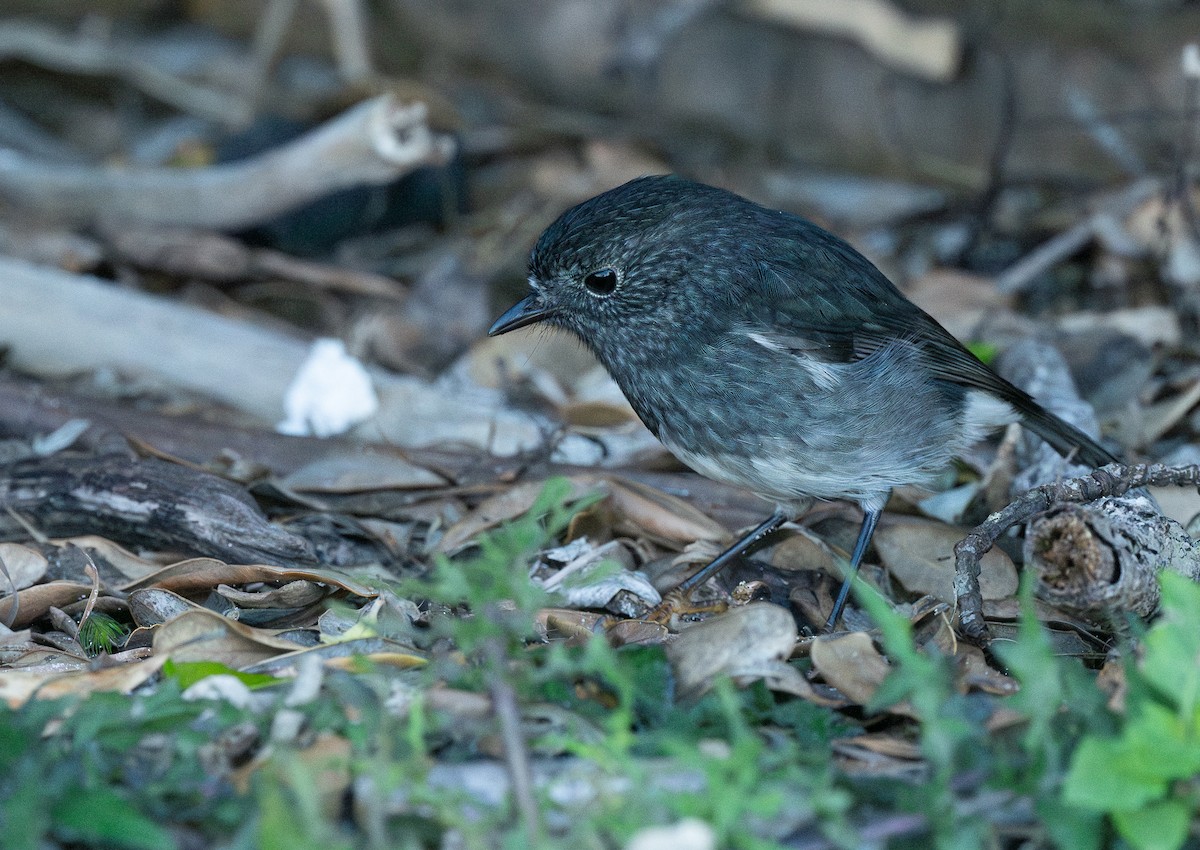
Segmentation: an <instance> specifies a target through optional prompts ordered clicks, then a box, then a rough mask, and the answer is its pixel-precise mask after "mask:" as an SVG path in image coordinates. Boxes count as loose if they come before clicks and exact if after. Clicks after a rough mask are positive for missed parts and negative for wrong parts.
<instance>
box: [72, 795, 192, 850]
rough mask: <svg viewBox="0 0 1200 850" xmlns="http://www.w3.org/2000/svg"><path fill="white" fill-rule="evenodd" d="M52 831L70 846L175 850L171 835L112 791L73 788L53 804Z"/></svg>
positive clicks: (132, 849)
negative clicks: (73, 844) (72, 844)
mask: <svg viewBox="0 0 1200 850" xmlns="http://www.w3.org/2000/svg"><path fill="white" fill-rule="evenodd" d="M53 818H54V827H55V832H56V833H57V834H58V836H59V837H60V838H62V839H64V840H65V841H68V842H71V843H82V844H89V845H101V846H104V847H121V848H129V850H174V848H175V841H174V839H173V838H172V837H171V833H170V832H168V831H167V830H165V829H163V828H162V827H161V826H159V825H158V824H157V823H155V822H154V821H152V820H150V819H149V818H147V817H146V816H145V815H143V814H142V813H141V812H139V811H138V810H137V809H136V808H134V806H133V804H132V803H130V802H129V800H127V799H126V798H125V797H123V796H121V795H120V794H118V793H117V792H116V791H114V790H112V789H111V788H92V789H89V790H84V789H82V788H76V789H73V790H71V791H68V792H67V793H66V794H64V795H63V796H62V798H61V799H59V801H58V802H57V803H56V804H55V806H54V810H53Z"/></svg>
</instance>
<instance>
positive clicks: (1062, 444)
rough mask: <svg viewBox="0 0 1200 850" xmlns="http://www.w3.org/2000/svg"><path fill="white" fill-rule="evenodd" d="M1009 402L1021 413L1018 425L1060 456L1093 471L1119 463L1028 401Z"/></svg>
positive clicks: (1052, 415) (1094, 443) (1050, 414)
mask: <svg viewBox="0 0 1200 850" xmlns="http://www.w3.org/2000/svg"><path fill="white" fill-rule="evenodd" d="M1013 401H1014V403H1015V404H1016V407H1017V409H1018V411H1019V412H1020V414H1021V424H1022V425H1024V426H1025V427H1026V428H1028V429H1029V430H1030V431H1032V432H1033V433H1035V434H1037V435H1038V436H1039V437H1041V438H1042V439H1043V440H1045V441H1046V442H1047V443H1049V444H1050V445H1051V446H1052V447H1053V448H1054V450H1055V451H1056V452H1058V453H1059V454H1060V455H1062V456H1063V457H1073V458H1076V459H1078V461H1079V462H1080V463H1081V464H1084V465H1086V466H1091V467H1097V468H1098V467H1101V466H1104V465H1105V464H1106V463H1119V459H1118V458H1117V456H1116V455H1114V454H1113V453H1112V452H1110V451H1109V450H1108V449H1106V448H1104V446H1102V445H1100V444H1099V443H1097V442H1096V441H1095V440H1093V439H1092V438H1091V437H1089V436H1088V435H1087V434H1085V433H1083V432H1082V431H1080V430H1079V429H1078V428H1076V427H1075V426H1074V425H1071V424H1069V423H1067V422H1064V421H1063V420H1062V419H1060V418H1059V417H1057V416H1055V415H1054V414H1053V413H1051V412H1050V411H1048V410H1046V409H1045V408H1044V407H1042V406H1041V405H1040V404H1038V403H1037V402H1035V401H1033V400H1032V399H1029V400H1028V401H1026V400H1025V399H1020V400H1017V399H1013Z"/></svg>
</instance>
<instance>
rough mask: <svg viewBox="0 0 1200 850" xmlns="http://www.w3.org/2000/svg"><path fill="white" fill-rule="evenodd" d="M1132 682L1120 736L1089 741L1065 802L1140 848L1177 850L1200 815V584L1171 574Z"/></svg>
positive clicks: (1129, 675) (1132, 667)
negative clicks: (1101, 817) (1104, 819)
mask: <svg viewBox="0 0 1200 850" xmlns="http://www.w3.org/2000/svg"><path fill="white" fill-rule="evenodd" d="M1125 678H1126V682H1127V686H1128V692H1127V694H1126V697H1125V704H1126V707H1125V717H1124V721H1123V723H1122V724H1121V727H1120V729H1119V731H1118V732H1117V734H1116V735H1098V734H1094V733H1089V734H1087V735H1086V736H1084V738H1083V740H1082V742H1081V743H1080V745H1079V748H1078V749H1077V750H1076V751H1075V754H1074V756H1073V757H1072V759H1071V765H1070V770H1069V772H1068V773H1067V776H1066V781H1065V783H1064V785H1063V788H1062V796H1063V799H1064V800H1065V801H1067V802H1068V803H1070V804H1071V805H1073V806H1076V807H1079V808H1081V809H1086V810H1089V811H1092V812H1097V813H1104V814H1107V815H1108V816H1109V817H1110V818H1111V819H1112V823H1113V825H1114V826H1115V827H1116V829H1117V831H1118V832H1119V833H1120V834H1121V836H1122V837H1123V838H1124V839H1125V840H1126V841H1128V842H1129V843H1130V844H1131V845H1132V846H1133V847H1135V848H1138V850H1174V849H1175V848H1179V847H1182V846H1183V843H1184V841H1185V840H1186V839H1187V836H1188V832H1189V828H1190V824H1191V821H1192V820H1193V818H1195V816H1196V812H1197V810H1198V809H1200V585H1197V584H1196V583H1195V582H1193V581H1191V580H1189V579H1186V578H1184V577H1182V576H1179V575H1176V574H1174V573H1163V575H1162V615H1161V617H1160V618H1159V620H1158V622H1156V623H1155V624H1154V625H1153V626H1152V627H1151V628H1150V630H1149V631H1148V632H1147V633H1146V635H1145V637H1144V639H1143V641H1142V658H1141V662H1140V663H1137V662H1135V661H1134V660H1132V659H1127V661H1126V665H1125Z"/></svg>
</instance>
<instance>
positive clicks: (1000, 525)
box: [954, 463, 1200, 641]
mask: <svg viewBox="0 0 1200 850" xmlns="http://www.w3.org/2000/svg"><path fill="white" fill-rule="evenodd" d="M1198 484H1200V467H1197V466H1194V465H1193V466H1185V467H1170V466H1165V465H1163V464H1161V463H1154V464H1144V463H1141V464H1135V465H1132V466H1127V465H1125V464H1119V463H1110V464H1109V465H1108V466H1105V467H1103V468H1102V469H1097V470H1096V471H1095V472H1092V473H1090V474H1088V475H1084V476H1082V477H1079V478H1070V479H1067V480H1065V481H1059V482H1053V483H1050V484H1043V485H1041V486H1040V487H1034V488H1033V489H1032V490H1030V491H1028V492H1027V493H1025V494H1024V495H1023V496H1021V497H1020V498H1019V499H1017V500H1016V501H1014V502H1013V503H1012V504H1010V505H1009V506H1008V507H1006V508H1004V509H1003V510H1001V511H997V512H996V513H994V514H992V515H991V516H990V517H988V518H987V520H985V521H984V522H983V523H982V524H981V525H979V526H977V527H976V528H975V529H974V530H973V531H972V532H971V533H970V534H968V535H967V536H966V538H964V539H963V540H962V541H961V542H959V543H958V545H957V546H955V547H954V556H955V562H954V570H955V577H954V592H955V595H956V596H957V597H958V610H959V620H960V623H961V628H962V633H963V635H964V636H965V637H967V638H968V639H970V640H974V641H985V640H986V639H987V636H988V631H987V624H986V623H985V622H984V620H983V596H982V595H981V594H980V591H979V559H980V558H981V557H983V555H984V553H986V552H987V551H988V550H989V549H991V548H992V546H993V545H994V544H995V542H996V541H997V540H998V539H999V538H1000V535H1002V534H1003V533H1004V532H1006V531H1007V530H1008V529H1010V528H1012V527H1013V526H1015V525H1017V524H1019V523H1024V522H1028V521H1029V520H1031V519H1033V518H1034V517H1036V516H1038V515H1039V514H1042V513H1045V512H1046V511H1048V510H1049V509H1050V508H1052V507H1054V506H1055V505H1058V504H1062V503H1064V502H1070V503H1076V504H1082V503H1084V502H1094V501H1096V500H1097V499H1101V498H1104V497H1106V496H1108V497H1116V496H1122V495H1124V494H1125V493H1128V492H1129V491H1130V490H1133V489H1135V488H1138V487H1146V486H1157V487H1163V486H1169V485H1176V486H1179V485H1185V486H1197V485H1198Z"/></svg>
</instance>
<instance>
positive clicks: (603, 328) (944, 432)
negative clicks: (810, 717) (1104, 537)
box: [488, 175, 1116, 631]
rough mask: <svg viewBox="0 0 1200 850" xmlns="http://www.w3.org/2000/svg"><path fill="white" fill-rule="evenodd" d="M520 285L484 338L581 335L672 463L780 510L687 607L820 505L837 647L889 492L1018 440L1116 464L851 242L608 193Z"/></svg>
mask: <svg viewBox="0 0 1200 850" xmlns="http://www.w3.org/2000/svg"><path fill="white" fill-rule="evenodd" d="M528 280H529V293H528V295H527V296H526V297H524V298H523V299H521V300H520V301H519V302H517V303H516V304H514V305H513V306H512V307H511V308H510V309H508V310H507V311H506V312H504V313H503V314H502V315H501V316H500V317H499V318H498V319H497V320H496V321H495V323H494V324H493V325H492V326H491V328H490V329H489V331H488V334H489V336H496V335H499V334H503V333H507V332H509V331H512V330H515V329H517V328H521V327H526V326H528V325H533V324H538V323H541V324H544V325H549V326H553V327H557V328H560V329H563V330H566V331H569V332H570V333H573V334H574V335H575V336H577V337H578V338H579V339H580V340H581V341H582V342H583V344H584V345H585V346H586V347H587V348H588V349H590V350H591V352H592V353H593V354H594V355H595V356H596V357H597V358H598V360H599V361H600V363H601V364H603V366H604V367H605V368H606V369H607V370H608V372H609V374H610V375H611V376H612V377H613V379H614V380H615V381H616V383H617V384H618V386H619V387H620V388H621V390H622V392H623V393H624V394H625V396H626V398H627V399H628V401H629V403H630V404H631V406H632V407H633V409H634V411H635V412H636V413H637V415H638V417H639V418H640V419H641V420H642V422H643V423H645V425H646V427H647V428H649V430H650V431H651V432H652V433H653V434H654V435H655V436H656V437H657V438H658V440H659V441H660V442H661V443H662V444H663V445H664V446H665V447H666V448H667V449H668V450H670V451H671V452H672V453H673V454H674V455H675V456H676V457H677V458H678V459H679V460H681V461H682V462H683V463H685V464H686V465H688V466H689V467H691V468H692V469H694V470H695V471H696V472H698V473H700V474H702V475H705V476H708V477H709V478H713V479H716V480H718V481H722V482H727V483H732V484H735V485H739V486H741V487H744V488H747V489H749V490H750V491H752V492H753V493H755V494H757V495H758V496H759V497H761V498H763V499H765V500H766V501H768V502H772V503H774V505H775V509H774V511H773V512H772V513H771V514H770V516H768V517H767V518H766V519H765V520H764V521H763V522H762V523H760V524H759V525H758V526H756V527H755V528H754V529H752V530H751V531H750V532H748V533H747V534H745V535H744V536H743V537H742V538H741V539H739V540H738V541H737V542H736V543H734V544H733V545H732V546H731V547H730V548H729V549H727V550H725V551H724V552H722V553H721V554H720V555H719V556H718V557H717V558H716V559H715V560H713V561H712V562H711V563H709V564H708V565H707V566H705V567H703V568H702V569H701V570H699V571H698V572H697V573H695V574H693V575H692V576H691V577H690V578H688V579H686V580H685V581H684V582H683V583H682V584H680V585H679V587H678V588H677V591H679V592H683V593H689V592H690V591H691V590H692V589H694V588H695V587H698V586H699V585H700V584H701V583H703V582H704V581H706V580H707V579H708V578H710V577H711V576H713V575H715V574H716V573H717V572H719V571H720V570H721V569H723V568H724V567H725V566H726V565H728V564H729V563H730V562H732V561H733V560H735V559H736V558H738V557H739V556H740V555H742V554H743V553H744V552H745V551H746V550H747V549H749V548H750V547H752V546H754V545H755V544H756V543H757V542H758V541H760V540H761V539H763V538H764V537H765V536H767V535H768V534H770V533H771V532H773V531H775V530H776V529H778V528H779V527H780V526H781V525H783V524H784V523H785V522H788V521H794V520H796V519H797V518H799V517H800V516H801V515H802V514H803V513H804V512H805V511H807V510H808V509H809V508H810V507H811V506H812V504H813V502H814V500H824V501H829V500H848V501H851V502H855V503H857V504H858V505H859V507H860V508H861V510H862V513H863V521H862V525H861V526H860V529H859V533H858V537H857V540H856V542H855V545H854V549H853V551H852V553H851V555H850V561H849V565H848V567H847V569H846V571H845V578H844V581H843V583H842V585H841V588H840V589H839V592H838V595H837V597H836V599H835V600H834V605H833V609H832V611H831V613H830V615H829V618H828V620H827V621H826V623H825V628H826V630H827V631H832V630H833V629H834V628H835V627H836V625H837V623H838V621H839V619H840V617H841V614H842V610H843V608H844V606H845V603H846V599H847V596H848V594H849V592H850V588H851V586H852V583H853V581H854V578H855V576H856V575H857V573H858V570H859V566H860V564H861V562H862V559H863V556H864V555H865V553H866V551H867V548H868V546H869V544H870V542H871V537H872V535H873V533H874V530H875V527H876V525H877V523H878V521H879V517H880V514H881V513H882V511H883V508H884V505H885V503H886V502H887V500H888V498H889V496H890V494H891V491H892V489H893V488H895V487H897V486H900V485H907V484H915V485H928V484H930V483H931V482H932V480H933V479H934V478H935V477H936V476H937V475H938V474H939V473H940V472H941V471H943V470H944V469H945V468H946V467H947V466H948V465H949V464H950V463H951V462H952V460H953V459H954V457H956V456H957V455H959V454H960V453H961V452H962V451H963V450H964V449H965V448H966V447H967V446H969V445H971V444H972V443H974V442H976V441H978V440H980V439H982V438H983V437H984V436H986V435H987V433H988V432H989V431H992V430H994V429H995V428H997V427H1000V426H1003V425H1005V424H1008V423H1010V422H1014V421H1020V422H1021V423H1022V424H1023V425H1024V427H1026V428H1028V429H1029V430H1030V431H1032V432H1033V433H1034V434H1036V435H1038V436H1039V437H1041V438H1042V439H1043V440H1045V441H1046V442H1047V443H1048V444H1049V445H1050V446H1052V447H1053V448H1054V449H1055V450H1057V451H1058V452H1059V453H1060V454H1062V455H1064V456H1071V457H1072V458H1073V459H1074V460H1076V461H1077V462H1080V463H1084V464H1087V465H1090V466H1096V467H1099V466H1103V465H1104V464H1106V463H1110V462H1113V461H1115V460H1116V457H1115V456H1114V455H1113V454H1112V453H1111V452H1109V451H1108V450H1107V449H1106V448H1104V447H1103V446H1101V445H1100V444H1099V443H1098V442H1096V441H1095V440H1093V439H1092V438H1091V437H1089V436H1088V435H1086V434H1084V433H1083V432H1082V431H1080V430H1079V429H1077V428H1075V427H1074V426H1072V425H1070V424H1068V423H1067V422H1064V421H1063V420H1062V419H1060V418H1059V417H1058V416H1056V415H1054V414H1053V413H1051V412H1049V411H1047V410H1046V409H1045V408H1043V407H1042V406H1041V405H1039V404H1038V403H1037V402H1036V401H1034V400H1033V398H1032V397H1030V396H1029V394H1027V393H1026V392H1024V391H1023V390H1021V389H1019V388H1017V387H1016V386H1014V385H1013V384H1011V383H1009V382H1008V381H1006V380H1004V379H1003V378H1001V377H1000V376H999V375H997V374H996V373H995V372H994V371H993V370H992V369H991V368H989V367H988V366H987V365H986V364H984V363H983V362H982V361H981V360H979V359H978V358H977V357H976V356H975V355H974V354H972V353H971V352H970V351H969V350H967V348H965V347H964V346H963V345H962V344H961V343H960V342H959V341H958V340H957V339H955V338H954V336H953V335H951V334H950V332H949V331H947V330H946V329H945V328H943V327H942V326H941V325H940V324H938V322H937V321H936V320H935V319H934V318H933V317H931V316H930V315H929V314H927V313H926V312H924V311H923V310H922V309H920V308H919V307H917V306H916V305H915V304H913V303H912V302H911V301H909V300H908V299H907V298H906V297H905V296H904V295H903V293H901V291H900V290H899V289H898V288H897V287H896V286H895V285H894V284H893V283H892V282H891V281H890V280H888V278H887V277H886V276H885V275H884V274H883V273H882V272H881V271H880V270H879V269H878V268H876V267H875V266H874V265H873V264H872V263H871V262H870V261H869V260H868V259H867V258H866V257H864V256H863V255H862V254H861V253H859V252H858V251H857V250H855V249H854V248H853V247H852V246H851V245H849V244H848V243H847V242H845V241H844V240H842V239H840V238H839V237H837V236H835V235H833V234H832V233H830V232H828V231H826V230H824V229H822V228H821V227H819V226H818V225H816V224H814V223H812V222H811V221H808V220H807V219H805V218H803V217H801V216H798V215H795V214H793V213H790V212H786V211H781V210H775V209H770V208H768V207H764V206H761V205H759V204H757V203H754V202H753V201H750V200H748V199H747V198H744V197H742V196H740V195H737V194H735V193H733V192H730V191H727V190H725V189H721V188H717V187H714V186H709V185H706V184H703V183H698V182H695V181H692V180H689V179H686V178H684V177H680V176H675V175H664V176H647V177H641V178H638V179H635V180H632V181H630V182H628V183H625V184H624V185H621V186H618V187H616V188H613V189H610V190H608V191H606V192H603V193H602V194H599V195H597V196H595V197H593V198H591V199H589V200H586V201H584V202H582V203H580V204H578V205H576V206H574V207H572V208H570V209H568V210H567V211H566V212H564V213H562V215H560V216H559V217H558V219H557V220H555V221H554V222H553V223H552V224H551V225H550V226H549V227H547V228H546V230H545V231H544V232H543V233H542V235H541V236H540V237H539V238H538V240H537V241H536V243H535V245H534V246H533V249H532V252H531V254H530V258H529V278H528Z"/></svg>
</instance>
